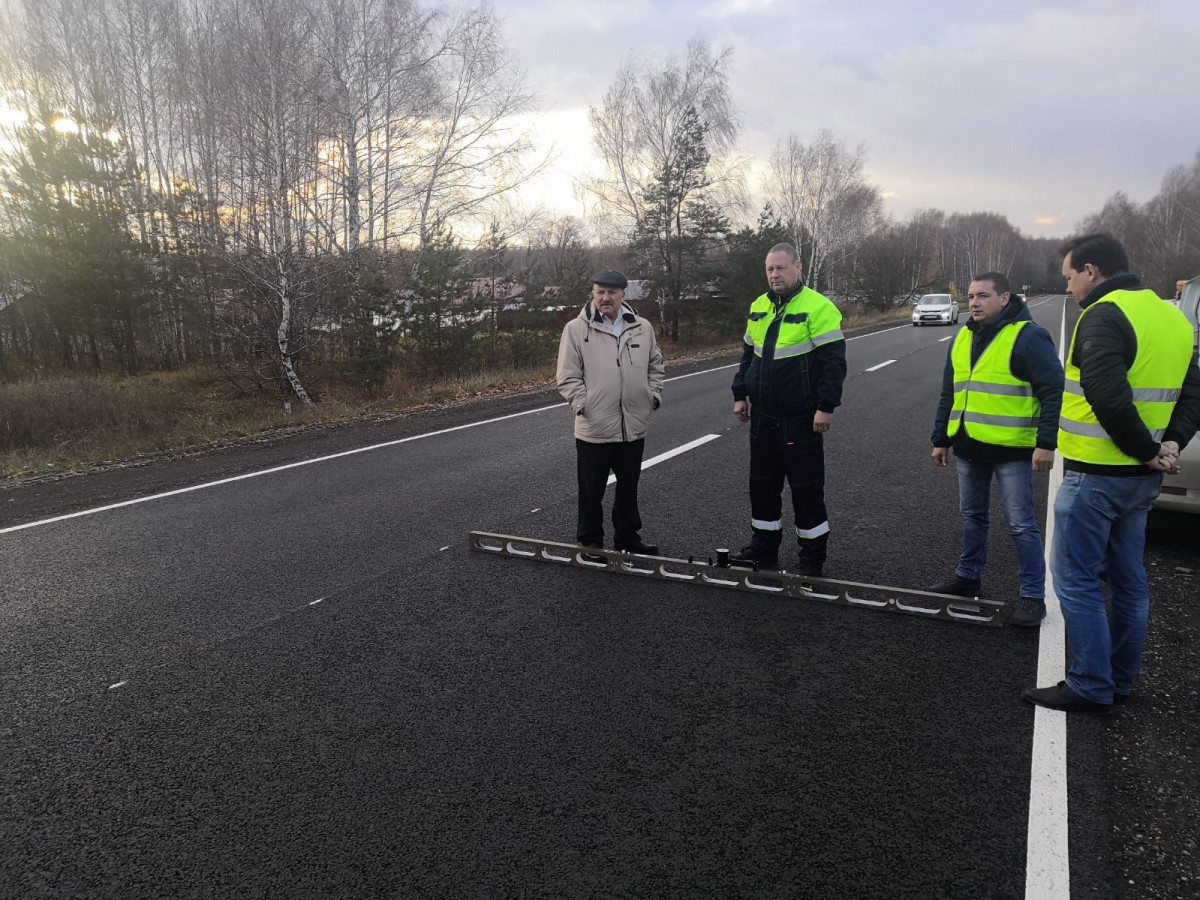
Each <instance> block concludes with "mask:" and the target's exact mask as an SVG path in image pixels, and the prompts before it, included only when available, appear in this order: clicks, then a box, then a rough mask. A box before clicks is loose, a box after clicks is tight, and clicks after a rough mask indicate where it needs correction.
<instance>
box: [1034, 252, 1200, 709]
mask: <svg viewBox="0 0 1200 900" xmlns="http://www.w3.org/2000/svg"><path fill="white" fill-rule="evenodd" d="M1060 252H1061V253H1062V254H1063V264H1062V273H1063V277H1064V278H1066V279H1067V289H1068V290H1069V291H1070V292H1071V294H1072V295H1073V296H1074V297H1076V298H1077V299H1078V300H1079V305H1080V306H1081V307H1083V312H1082V313H1081V314H1080V316H1079V321H1078V322H1076V324H1075V334H1074V337H1073V338H1072V340H1071V349H1070V351H1069V353H1068V354H1067V370H1066V375H1067V380H1066V388H1065V390H1064V393H1063V408H1062V415H1061V418H1060V420H1059V431H1058V449H1059V452H1060V453H1061V454H1062V456H1063V468H1064V470H1065V472H1064V475H1063V484H1062V487H1061V488H1060V489H1059V492H1058V496H1057V498H1056V499H1055V501H1054V543H1053V546H1052V547H1051V549H1050V571H1051V574H1052V575H1053V578H1054V592H1055V593H1056V594H1057V595H1058V599H1059V603H1060V604H1061V606H1062V614H1063V621H1064V623H1065V624H1066V630H1067V640H1068V641H1069V642H1070V645H1071V653H1072V656H1073V659H1072V661H1071V667H1070V669H1068V670H1067V676H1066V679H1065V680H1064V681H1060V682H1058V684H1056V685H1053V686H1051V687H1044V688H1032V689H1027V690H1026V691H1025V692H1024V694H1023V696H1024V698H1025V699H1026V700H1028V701H1029V702H1031V703H1036V704H1038V705H1040V706H1045V707H1049V708H1050V709H1060V710H1066V711H1069V712H1088V713H1097V714H1101V715H1104V714H1107V713H1108V712H1109V711H1110V710H1111V709H1112V705H1113V703H1120V702H1122V701H1124V700H1125V699H1127V698H1128V696H1129V694H1130V692H1131V691H1132V690H1133V681H1134V678H1135V677H1136V676H1137V674H1138V671H1139V669H1140V668H1141V661H1142V645H1143V643H1144V641H1145V636H1146V622H1147V618H1148V615H1149V609H1150V595H1149V589H1148V587H1147V584H1146V569H1145V565H1144V563H1143V561H1142V555H1143V552H1144V550H1145V544H1146V516H1147V514H1148V513H1149V511H1150V503H1151V501H1152V500H1153V499H1154V498H1155V496H1157V494H1158V491H1159V488H1160V487H1161V485H1162V477H1163V474H1164V473H1166V472H1171V471H1174V470H1176V469H1177V463H1178V459H1179V451H1180V450H1181V449H1182V448H1183V447H1185V446H1186V445H1187V442H1188V439H1189V438H1190V437H1191V436H1192V435H1194V434H1195V433H1196V430H1197V428H1200V370H1198V369H1197V367H1196V351H1195V344H1194V336H1193V332H1192V328H1191V325H1190V324H1189V323H1188V321H1187V319H1186V318H1185V317H1184V315H1183V313H1181V312H1180V311H1179V310H1178V309H1177V308H1176V307H1174V306H1172V305H1171V304H1170V303H1168V302H1167V301H1165V300H1162V299H1160V298H1159V297H1158V295H1157V294H1155V293H1154V292H1153V291H1148V290H1145V289H1143V288H1142V285H1141V282H1140V280H1139V279H1138V277H1137V276H1136V275H1133V274H1131V273H1130V272H1129V262H1128V259H1127V257H1126V255H1125V250H1124V248H1123V247H1122V246H1121V245H1120V243H1118V242H1117V240H1116V239H1115V238H1113V237H1112V236H1111V235H1108V234H1089V235H1085V236H1083V237H1079V238H1075V239H1073V240H1070V241H1068V242H1067V243H1066V244H1064V245H1063V246H1062V248H1060ZM1102 570H1103V571H1105V572H1106V577H1107V580H1108V593H1109V599H1108V608H1107V609H1106V607H1105V600H1104V591H1103V589H1102V585H1101V572H1102Z"/></svg>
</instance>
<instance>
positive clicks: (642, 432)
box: [556, 269, 664, 561]
mask: <svg viewBox="0 0 1200 900" xmlns="http://www.w3.org/2000/svg"><path fill="white" fill-rule="evenodd" d="M628 283H629V282H628V281H626V280H625V276H624V275H622V274H621V273H620V272H615V271H613V270H611V269H606V270H605V271H603V272H597V273H596V274H595V275H593V276H592V299H591V300H589V301H588V302H587V303H586V304H584V307H583V309H581V310H580V311H579V315H578V316H576V317H575V318H574V319H572V320H571V321H570V322H568V323H567V326H566V327H565V328H564V329H563V333H562V339H561V340H560V341H559V345H558V372H557V376H556V378H557V381H558V392H559V393H560V394H562V397H563V399H564V400H566V401H567V402H568V403H569V404H571V409H572V411H573V412H574V413H575V462H576V469H577V475H578V481H579V526H578V529H577V531H576V539H577V540H578V541H579V543H581V544H583V545H584V546H585V547H603V546H604V509H603V500H604V489H605V487H606V486H607V484H608V473H609V472H612V473H614V474H615V475H616V477H617V485H616V489H615V494H616V496H615V498H614V499H613V507H612V522H613V529H614V531H615V535H614V542H613V546H615V547H616V548H617V549H618V550H627V551H629V552H632V553H648V554H651V555H653V554H656V553H658V547H656V546H654V545H653V544H647V543H646V542H645V541H643V540H642V539H641V537H640V535H639V534H638V532H639V531H641V528H642V517H641V514H640V513H639V512H638V499H637V490H638V478H639V476H640V474H641V470H642V453H643V451H644V450H645V448H646V429H647V428H648V427H649V425H650V413H651V411H653V410H656V409H658V407H659V404H660V402H661V398H662V388H663V374H664V368H663V357H662V352H661V351H660V350H659V349H658V341H656V340H655V338H654V328H653V327H651V325H650V323H649V322H647V321H646V320H645V319H643V318H642V317H641V316H638V315H636V314H635V313H634V311H633V310H632V309H630V308H629V307H628V306H626V305H625V287H626V285H627V284H628ZM597 557H598V561H603V559H604V557H603V556H601V555H599V554H596V555H592V554H589V555H588V560H589V561H597Z"/></svg>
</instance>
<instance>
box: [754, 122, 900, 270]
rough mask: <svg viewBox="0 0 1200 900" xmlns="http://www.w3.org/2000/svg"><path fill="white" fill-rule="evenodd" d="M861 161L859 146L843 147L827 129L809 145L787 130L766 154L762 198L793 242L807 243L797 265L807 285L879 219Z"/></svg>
mask: <svg viewBox="0 0 1200 900" xmlns="http://www.w3.org/2000/svg"><path fill="white" fill-rule="evenodd" d="M866 161H867V151H866V147H865V145H863V144H859V145H858V146H857V147H856V148H855V149H854V150H848V149H847V148H846V145H845V143H844V142H843V141H841V140H838V139H837V138H835V137H834V136H833V133H832V132H830V131H829V130H828V129H822V130H821V131H820V132H818V133H817V136H816V138H814V139H813V141H812V142H811V143H809V144H805V143H804V142H803V141H801V140H800V138H799V137H797V136H796V135H795V134H789V135H788V136H787V138H784V139H781V140H780V141H779V142H778V143H777V144H776V145H775V149H774V150H773V151H772V153H771V157H770V160H769V161H768V166H767V178H766V193H767V197H768V199H769V201H770V203H771V204H772V206H773V207H774V208H775V209H777V210H778V211H779V214H780V216H781V217H782V218H783V221H784V222H785V223H786V224H787V226H788V228H789V230H790V231H791V233H792V238H793V241H794V242H795V246H796V247H806V248H807V253H806V258H804V259H803V260H802V265H803V271H804V278H805V280H806V281H807V282H808V283H809V284H812V285H817V284H821V283H822V280H821V279H822V277H823V275H824V270H825V267H826V264H827V263H828V262H831V261H833V260H836V259H837V258H838V257H839V256H840V255H843V254H845V253H848V252H850V251H851V250H852V249H853V248H854V247H855V246H857V244H858V243H859V242H861V241H862V240H863V239H864V238H865V237H866V235H868V234H870V233H871V232H872V231H874V230H875V228H876V227H878V226H879V225H881V224H882V222H883V220H884V214H883V201H882V199H881V198H880V196H879V191H878V189H877V188H875V187H874V186H873V185H871V184H870V183H869V182H868V181H867V180H866V177H865V175H864V168H865V166H866ZM805 237H807V243H806V242H805V241H804V238H805Z"/></svg>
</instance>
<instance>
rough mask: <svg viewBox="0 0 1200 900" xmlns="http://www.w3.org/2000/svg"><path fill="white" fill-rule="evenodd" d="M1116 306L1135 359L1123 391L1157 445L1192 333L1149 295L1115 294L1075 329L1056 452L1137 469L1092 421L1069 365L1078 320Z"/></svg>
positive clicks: (1181, 319) (1188, 354) (1159, 300)
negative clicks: (1126, 327)
mask: <svg viewBox="0 0 1200 900" xmlns="http://www.w3.org/2000/svg"><path fill="white" fill-rule="evenodd" d="M1101 303H1112V304H1114V305H1115V306H1117V307H1118V308H1119V309H1120V310H1121V312H1122V313H1124V315H1125V317H1126V318H1127V319H1128V320H1129V323H1130V325H1131V326H1133V331H1134V335H1135V337H1136V339H1137V355H1136V356H1135V358H1134V362H1133V365H1132V366H1131V367H1130V369H1129V374H1128V378H1129V386H1130V388H1131V389H1132V391H1133V405H1134V407H1135V408H1136V409H1137V413H1138V416H1139V417H1140V418H1141V420H1142V422H1143V423H1144V424H1145V426H1146V428H1147V429H1148V430H1149V432H1150V434H1151V436H1152V437H1153V438H1154V440H1156V441H1161V440H1162V437H1163V433H1164V432H1165V431H1166V428H1167V425H1168V423H1169V422H1170V421H1171V413H1172V412H1173V411H1174V409H1175V403H1176V401H1177V400H1178V399H1179V393H1180V389H1181V388H1182V387H1183V380H1184V377H1185V376H1186V374H1187V370H1188V366H1189V364H1190V363H1191V359H1192V329H1191V326H1190V325H1189V324H1188V321H1187V318H1186V317H1185V316H1184V315H1183V313H1181V312H1180V311H1179V310H1178V309H1176V308H1175V307H1174V306H1172V305H1171V304H1170V303H1167V302H1166V301H1165V300H1163V299H1162V298H1161V297H1159V296H1158V295H1157V294H1156V293H1154V292H1153V291H1149V290H1116V291H1112V292H1111V293H1109V294H1106V295H1105V296H1104V297H1101V298H1100V299H1099V300H1097V301H1096V302H1095V303H1093V304H1092V305H1090V306H1089V307H1088V308H1087V309H1085V310H1084V311H1083V313H1082V314H1081V315H1080V317H1079V321H1078V322H1076V323H1075V332H1074V334H1072V336H1071V352H1070V353H1068V354H1067V367H1066V374H1067V380H1066V386H1065V389H1064V391H1063V408H1062V415H1061V417H1060V418H1059V427H1058V449H1059V451H1060V452H1061V453H1062V455H1063V456H1064V457H1065V458H1067V459H1073V460H1078V461H1079V462H1084V463H1094V464H1098V465H1112V466H1121V465H1137V464H1140V463H1143V462H1145V460H1140V459H1134V458H1133V457H1132V456H1129V455H1128V454H1126V453H1124V452H1122V451H1121V450H1120V449H1119V448H1118V447H1117V445H1116V444H1115V443H1114V442H1113V440H1112V438H1111V437H1110V436H1109V434H1108V432H1106V431H1105V430H1104V427H1103V426H1102V425H1101V424H1100V422H1099V420H1098V419H1097V418H1096V414H1095V412H1094V411H1093V410H1092V407H1091V404H1089V403H1088V401H1087V398H1086V397H1085V396H1084V393H1083V388H1082V386H1081V385H1080V371H1079V367H1078V366H1077V365H1075V363H1074V359H1075V335H1077V334H1078V333H1079V326H1080V324H1081V323H1082V322H1083V319H1084V316H1086V315H1088V313H1089V312H1090V311H1091V310H1093V309H1096V308H1097V307H1099V306H1100V304H1101Z"/></svg>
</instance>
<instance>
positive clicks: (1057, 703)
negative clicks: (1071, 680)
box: [1021, 681, 1112, 716]
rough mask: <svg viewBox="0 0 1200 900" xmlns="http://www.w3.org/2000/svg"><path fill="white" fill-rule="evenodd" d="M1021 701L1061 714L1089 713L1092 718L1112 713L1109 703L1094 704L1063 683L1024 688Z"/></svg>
mask: <svg viewBox="0 0 1200 900" xmlns="http://www.w3.org/2000/svg"><path fill="white" fill-rule="evenodd" d="M1021 699H1022V700H1025V701H1026V702H1028V703H1033V704H1035V705H1036V706H1044V707H1046V709H1061V710H1062V711H1063V712H1081V713H1091V714H1092V715H1094V716H1107V715H1108V714H1109V713H1110V712H1111V711H1112V704H1111V703H1096V702H1095V701H1094V700H1088V699H1087V698H1086V697H1081V696H1079V695H1078V694H1077V693H1075V692H1074V691H1073V690H1071V689H1070V688H1069V687H1067V683H1066V682H1065V681H1060V682H1059V683H1058V684H1056V685H1054V687H1044V688H1026V689H1025V690H1024V691H1022V693H1021Z"/></svg>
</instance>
